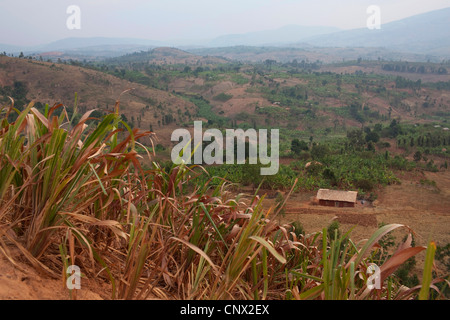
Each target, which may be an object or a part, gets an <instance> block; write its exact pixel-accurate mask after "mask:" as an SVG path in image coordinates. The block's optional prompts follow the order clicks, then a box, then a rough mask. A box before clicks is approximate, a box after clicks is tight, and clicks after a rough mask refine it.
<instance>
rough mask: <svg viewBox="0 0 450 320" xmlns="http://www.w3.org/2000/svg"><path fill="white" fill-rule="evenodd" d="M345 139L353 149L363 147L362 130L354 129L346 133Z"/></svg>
mask: <svg viewBox="0 0 450 320" xmlns="http://www.w3.org/2000/svg"><path fill="white" fill-rule="evenodd" d="M347 139H348V141H349V143H350V145H351V146H353V147H357V148H359V147H361V146H363V145H364V134H363V131H362V130H359V129H355V130H351V131H349V132H347Z"/></svg>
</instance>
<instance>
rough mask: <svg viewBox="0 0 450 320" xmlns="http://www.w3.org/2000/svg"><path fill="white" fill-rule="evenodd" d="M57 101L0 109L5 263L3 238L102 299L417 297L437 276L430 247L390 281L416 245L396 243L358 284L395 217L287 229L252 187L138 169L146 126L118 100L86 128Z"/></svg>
mask: <svg viewBox="0 0 450 320" xmlns="http://www.w3.org/2000/svg"><path fill="white" fill-rule="evenodd" d="M57 108H64V107H63V106H62V105H56V106H54V107H52V108H47V109H46V111H45V113H44V114H41V113H40V112H39V111H38V110H36V109H34V108H33V106H32V104H30V105H29V106H28V107H27V108H26V109H25V110H23V111H19V110H17V109H14V107H13V104H11V105H10V106H6V107H3V108H2V109H1V110H0V112H1V116H2V117H1V122H0V169H1V173H0V203H1V206H0V247H1V248H3V250H1V251H2V253H3V254H5V256H7V257H8V258H10V259H11V262H13V259H12V257H10V256H9V255H8V250H6V249H5V248H7V247H8V245H10V244H14V245H15V246H17V247H18V248H19V249H20V250H21V251H22V254H23V255H24V256H25V257H26V258H27V259H28V260H29V262H30V263H31V264H32V265H33V266H34V267H35V268H36V269H39V270H41V271H42V272H45V273H47V274H49V275H51V276H53V277H60V274H61V273H62V274H63V276H64V277H66V276H67V275H66V273H65V270H66V268H67V266H69V265H78V266H79V267H80V268H81V269H82V272H83V274H84V275H85V276H86V277H88V278H90V279H97V280H98V281H107V282H108V283H109V284H110V285H111V298H112V299H147V298H149V297H157V298H161V299H258V300H259V299H411V298H417V297H419V298H425V299H426V298H428V296H429V289H430V288H432V289H436V288H435V287H433V283H434V282H436V281H441V280H440V279H434V280H433V279H431V278H430V274H431V272H430V270H431V269H430V268H431V266H432V261H433V258H434V257H433V253H434V252H432V251H431V252H429V254H428V258H427V260H426V262H427V265H426V267H425V269H424V275H426V277H424V279H426V281H427V282H426V283H425V285H426V286H425V287H426V288H424V289H422V291H420V295H419V290H420V287H418V288H404V287H402V286H400V285H398V283H397V282H396V281H395V278H392V277H391V275H392V273H393V272H394V271H395V270H396V269H397V268H398V267H399V266H400V265H401V264H402V263H403V262H405V261H406V260H407V259H408V258H409V257H411V256H413V255H415V254H416V253H418V252H420V251H423V250H425V249H426V248H425V247H411V243H410V240H407V241H406V242H405V243H403V244H401V246H400V247H399V249H398V251H397V252H396V253H395V254H394V255H393V256H392V257H391V258H390V259H388V260H387V261H382V263H383V264H382V265H381V266H380V268H381V279H382V281H381V282H382V287H381V288H380V289H379V290H369V289H368V288H367V275H368V272H367V268H368V267H369V265H370V264H371V263H372V262H373V261H374V254H373V253H374V250H375V251H377V250H378V249H377V242H378V240H380V239H381V237H382V236H384V235H385V234H386V233H388V232H391V231H392V230H394V229H398V228H400V227H402V226H401V225H398V224H391V225H388V226H385V227H382V228H381V229H379V230H377V231H376V232H375V233H374V234H373V235H372V236H371V237H370V238H369V239H368V240H367V241H366V242H365V243H361V244H358V243H353V242H352V241H351V240H350V238H349V234H345V235H344V236H342V237H337V234H336V235H331V236H328V235H327V231H326V230H322V231H321V232H317V233H314V234H309V235H301V236H297V235H296V234H295V230H293V229H292V228H290V226H282V225H279V224H278V223H276V221H277V214H278V212H273V211H272V210H271V209H269V210H264V209H263V206H262V200H263V198H264V197H259V196H257V195H256V194H257V193H256V194H255V196H253V197H252V198H251V199H250V201H243V200H242V199H241V198H240V196H237V197H231V196H230V193H228V192H227V187H228V184H227V182H226V181H223V183H222V184H221V185H219V186H216V187H212V186H211V185H210V184H209V183H206V184H204V185H197V184H195V180H194V179H195V177H196V175H199V174H206V173H205V172H204V171H203V170H202V168H201V167H195V166H192V167H187V166H185V165H180V166H173V167H172V168H170V169H169V170H166V169H164V168H161V167H160V166H159V165H158V163H153V164H152V167H151V168H150V169H149V170H144V169H143V168H142V167H141V159H140V158H139V155H138V154H137V153H136V151H135V146H136V144H138V139H139V138H143V137H150V138H153V133H151V132H143V131H140V130H138V129H134V130H131V129H130V128H129V127H128V125H127V124H126V123H124V122H123V121H121V120H120V112H119V101H117V103H116V105H115V110H114V112H112V113H110V114H108V115H106V116H104V117H103V118H102V119H97V120H95V121H94V122H93V123H92V124H91V125H87V121H88V120H89V115H90V113H89V112H88V113H86V114H84V115H83V116H82V117H81V120H80V121H79V123H76V124H75V123H72V120H71V119H69V118H68V116H67V114H66V113H65V112H62V113H61V116H59V117H56V116H53V112H54V111H55V110H56V109H57ZM10 113H17V117H16V119H15V120H14V121H13V122H11V123H10V122H9V121H8V115H9V114H10ZM149 156H150V155H149ZM407 231H408V233H409V232H410V231H409V230H407ZM12 234H13V235H14V236H12ZM431 247H432V246H431ZM55 255H57V256H59V259H57V260H56V261H53V263H52V264H49V263H48V260H47V259H46V257H49V256H55ZM71 296H72V298H76V291H74V292H71Z"/></svg>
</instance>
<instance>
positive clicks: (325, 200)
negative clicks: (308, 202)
mask: <svg viewBox="0 0 450 320" xmlns="http://www.w3.org/2000/svg"><path fill="white" fill-rule="evenodd" d="M357 195H358V192H356V191H341V190H329V189H319V191H317V196H316V197H317V200H318V201H319V205H321V206H328V207H339V208H343V207H354V206H355V204H356V197H357Z"/></svg>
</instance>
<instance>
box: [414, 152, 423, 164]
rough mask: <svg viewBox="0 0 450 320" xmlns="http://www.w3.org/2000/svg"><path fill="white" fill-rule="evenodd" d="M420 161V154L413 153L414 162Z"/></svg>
mask: <svg viewBox="0 0 450 320" xmlns="http://www.w3.org/2000/svg"><path fill="white" fill-rule="evenodd" d="M420 159H422V152H420V151H416V153H414V161H416V162H419V161H420Z"/></svg>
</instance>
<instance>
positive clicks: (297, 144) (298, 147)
mask: <svg viewBox="0 0 450 320" xmlns="http://www.w3.org/2000/svg"><path fill="white" fill-rule="evenodd" d="M302 150H305V151H307V150H308V144H307V143H306V142H305V141H303V140H299V139H294V140H292V142H291V151H292V152H293V153H295V154H296V155H299V154H300V153H301V152H302Z"/></svg>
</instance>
